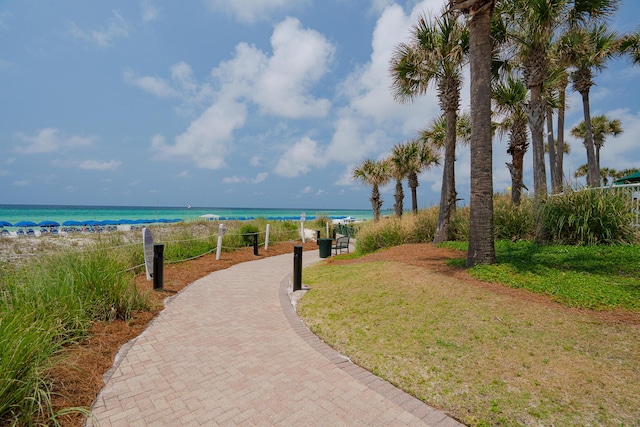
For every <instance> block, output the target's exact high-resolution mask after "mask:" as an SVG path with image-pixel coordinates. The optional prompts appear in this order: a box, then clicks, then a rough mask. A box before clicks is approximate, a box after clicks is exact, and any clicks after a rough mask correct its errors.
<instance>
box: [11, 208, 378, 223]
mask: <svg viewBox="0 0 640 427" xmlns="http://www.w3.org/2000/svg"><path fill="white" fill-rule="evenodd" d="M303 212H304V213H305V215H306V219H307V220H312V219H313V218H315V217H316V216H320V215H322V216H327V217H330V218H332V219H338V218H344V217H347V216H351V217H353V218H355V219H356V220H368V219H371V218H372V217H373V215H372V213H371V210H358V209H356V210H345V209H334V210H328V209H302V208H300V209H295V208H292V209H248V208H215V207H191V208H190V209H189V208H187V207H162V206H160V207H158V206H156V207H140V206H62V205H59V206H58V205H0V221H7V222H10V223H11V224H15V223H16V222H19V221H32V222H35V223H39V222H41V221H56V222H58V223H60V224H62V223H63V222H64V221H87V220H93V221H102V220H114V221H117V220H121V219H128V220H137V219H145V220H151V219H181V220H183V221H197V220H199V219H201V218H200V216H201V215H207V214H213V215H218V216H219V217H220V219H221V220H231V219H239V220H242V219H250V218H267V219H271V220H284V219H286V220H300V216H301V214H302V213H303Z"/></svg>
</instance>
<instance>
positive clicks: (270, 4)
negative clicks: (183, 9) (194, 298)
mask: <svg viewBox="0 0 640 427" xmlns="http://www.w3.org/2000/svg"><path fill="white" fill-rule="evenodd" d="M308 2H309V0H206V4H207V5H208V6H209V7H210V8H211V9H212V10H214V11H215V10H224V11H225V12H228V13H230V14H231V15H232V16H234V17H235V18H236V19H237V20H238V21H241V22H256V21H261V20H265V19H268V18H269V17H271V16H272V15H273V14H274V13H276V12H280V11H285V10H289V9H293V8H294V7H300V6H302V5H304V4H305V3H308Z"/></svg>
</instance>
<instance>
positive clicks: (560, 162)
mask: <svg viewBox="0 0 640 427" xmlns="http://www.w3.org/2000/svg"><path fill="white" fill-rule="evenodd" d="M568 85H569V79H568V78H565V79H564V80H563V81H562V85H561V87H560V88H559V91H560V106H559V107H558V141H557V156H556V163H557V172H558V176H559V179H560V183H559V187H558V190H559V191H560V192H561V191H562V190H563V188H564V115H565V105H566V103H567V97H566V92H567V86H568Z"/></svg>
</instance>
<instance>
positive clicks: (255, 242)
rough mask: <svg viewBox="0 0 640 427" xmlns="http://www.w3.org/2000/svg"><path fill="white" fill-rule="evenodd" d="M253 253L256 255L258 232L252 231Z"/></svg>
mask: <svg viewBox="0 0 640 427" xmlns="http://www.w3.org/2000/svg"><path fill="white" fill-rule="evenodd" d="M253 254H254V255H255V256H258V233H253Z"/></svg>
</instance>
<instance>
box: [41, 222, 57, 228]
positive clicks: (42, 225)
mask: <svg viewBox="0 0 640 427" xmlns="http://www.w3.org/2000/svg"><path fill="white" fill-rule="evenodd" d="M38 227H60V223H58V222H56V221H40V222H39V223H38Z"/></svg>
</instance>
